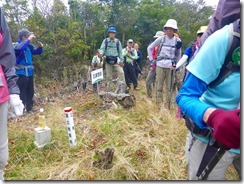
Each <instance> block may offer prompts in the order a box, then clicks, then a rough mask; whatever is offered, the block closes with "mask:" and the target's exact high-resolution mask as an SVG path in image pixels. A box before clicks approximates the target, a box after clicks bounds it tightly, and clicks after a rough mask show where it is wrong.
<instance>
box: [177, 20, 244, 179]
mask: <svg viewBox="0 0 244 184" xmlns="http://www.w3.org/2000/svg"><path fill="white" fill-rule="evenodd" d="M187 70H188V71H189V74H188V75H187V77H186V80H185V82H184V84H183V85H182V87H181V90H180V92H179V94H178V95H177V97H176V103H177V104H178V105H179V106H180V107H181V109H182V112H183V115H184V118H185V122H186V126H187V127H188V129H189V133H188V135H187V138H186V161H187V169H188V179H190V180H195V179H198V177H200V176H201V175H202V173H203V174H204V172H203V171H206V168H207V166H208V165H210V163H213V161H211V159H212V158H214V159H219V158H220V160H217V165H215V167H213V168H211V169H213V170H212V172H210V174H209V175H208V177H207V179H208V180H224V179H225V172H226V170H227V168H228V166H229V165H230V164H231V163H232V162H233V159H235V158H236V157H238V156H239V154H240V109H239V108H238V107H239V103H240V20H237V21H235V22H233V23H231V24H229V25H226V26H224V27H223V28H222V29H220V30H218V31H216V32H214V33H213V34H212V35H211V36H209V38H207V40H206V41H205V43H204V44H203V45H202V47H201V49H200V50H199V52H198V54H197V55H196V57H195V58H194V59H193V60H192V61H191V63H190V64H189V65H188V66H187ZM210 140H211V141H210ZM215 145H217V146H215ZM220 150H224V152H223V153H222V154H221V156H222V158H221V157H220V156H219V157H215V156H216V154H218V153H219V151H220ZM210 161H211V162H210ZM215 164H216V163H215ZM208 169H209V168H208Z"/></svg>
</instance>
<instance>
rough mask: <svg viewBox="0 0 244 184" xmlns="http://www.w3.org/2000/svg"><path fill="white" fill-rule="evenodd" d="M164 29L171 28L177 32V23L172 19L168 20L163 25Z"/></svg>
mask: <svg viewBox="0 0 244 184" xmlns="http://www.w3.org/2000/svg"><path fill="white" fill-rule="evenodd" d="M166 27H170V28H173V29H175V30H178V27H177V22H176V20H174V19H169V20H168V21H167V22H166V24H165V25H164V27H163V28H164V29H165V28H166Z"/></svg>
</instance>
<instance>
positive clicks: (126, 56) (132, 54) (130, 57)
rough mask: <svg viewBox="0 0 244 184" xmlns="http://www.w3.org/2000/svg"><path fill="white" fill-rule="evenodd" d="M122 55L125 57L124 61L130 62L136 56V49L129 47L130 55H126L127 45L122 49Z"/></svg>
mask: <svg viewBox="0 0 244 184" xmlns="http://www.w3.org/2000/svg"><path fill="white" fill-rule="evenodd" d="M122 55H123V57H125V60H126V62H128V63H131V62H133V61H134V60H136V59H137V58H138V55H137V51H136V49H134V48H131V55H128V52H127V47H126V48H124V49H123V50H122Z"/></svg>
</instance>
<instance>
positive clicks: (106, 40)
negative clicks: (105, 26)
mask: <svg viewBox="0 0 244 184" xmlns="http://www.w3.org/2000/svg"><path fill="white" fill-rule="evenodd" d="M115 40H116V48H117V51H118V52H119V39H116V38H115ZM108 42H109V41H108V38H106V39H105V52H106V50H107V48H108Z"/></svg>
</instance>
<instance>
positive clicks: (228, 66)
mask: <svg viewBox="0 0 244 184" xmlns="http://www.w3.org/2000/svg"><path fill="white" fill-rule="evenodd" d="M238 47H240V25H239V24H238V21H235V22H234V23H232V24H231V26H230V42H229V46H228V53H227V55H226V58H225V61H224V64H223V66H222V68H221V69H220V73H219V75H218V77H217V78H216V79H215V80H214V81H212V82H211V83H210V84H209V87H210V88H214V87H215V86H217V85H218V84H220V83H221V82H223V81H224V79H225V78H227V77H228V76H229V75H230V74H231V73H233V72H240V65H238V64H235V63H234V62H233V61H232V54H233V52H234V51H235V50H236V49H237V48H238Z"/></svg>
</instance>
